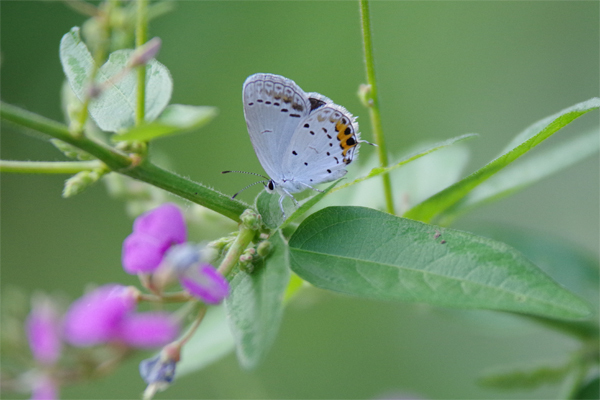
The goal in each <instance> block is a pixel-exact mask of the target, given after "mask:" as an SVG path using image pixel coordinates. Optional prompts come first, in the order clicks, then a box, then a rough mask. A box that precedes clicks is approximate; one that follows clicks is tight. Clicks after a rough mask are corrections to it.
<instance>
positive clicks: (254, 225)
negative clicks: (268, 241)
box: [240, 209, 262, 231]
mask: <svg viewBox="0 0 600 400" xmlns="http://www.w3.org/2000/svg"><path fill="white" fill-rule="evenodd" d="M240 219H241V220H242V223H243V224H244V225H246V227H247V228H249V229H252V230H253V231H257V230H259V229H260V226H261V225H262V218H261V216H260V215H259V214H257V213H256V212H255V211H253V210H250V209H247V210H246V211H244V212H243V213H242V215H241V216H240Z"/></svg>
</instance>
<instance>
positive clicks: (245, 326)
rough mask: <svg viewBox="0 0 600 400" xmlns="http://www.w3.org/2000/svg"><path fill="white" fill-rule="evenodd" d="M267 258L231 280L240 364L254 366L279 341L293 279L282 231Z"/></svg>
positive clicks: (232, 315)
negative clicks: (250, 270)
mask: <svg viewBox="0 0 600 400" xmlns="http://www.w3.org/2000/svg"><path fill="white" fill-rule="evenodd" d="M269 240H270V241H271V244H272V245H273V249H272V252H271V254H269V256H268V257H267V259H266V260H265V261H261V262H259V263H257V264H256V265H255V266H254V270H253V271H252V273H248V272H246V271H240V272H239V273H238V274H237V275H236V276H235V277H234V278H233V279H232V280H231V294H230V295H229V297H228V298H227V300H226V301H225V304H226V306H227V312H228V315H229V319H230V322H231V330H232V332H233V336H234V338H235V343H236V347H237V355H238V359H239V361H240V364H241V365H242V366H243V367H245V368H254V367H256V366H257V365H258V363H259V362H260V361H261V360H262V359H263V358H264V357H265V355H266V353H267V351H268V350H269V348H270V347H271V345H272V344H273V342H274V341H275V337H276V336H277V332H278V330H279V325H280V323H281V317H282V315H283V297H284V293H285V291H286V287H287V284H288V282H289V280H290V269H289V256H288V246H287V244H286V243H285V240H284V239H283V238H282V236H281V233H280V232H279V231H277V232H275V233H274V234H273V235H272V236H271V238H270V239H269Z"/></svg>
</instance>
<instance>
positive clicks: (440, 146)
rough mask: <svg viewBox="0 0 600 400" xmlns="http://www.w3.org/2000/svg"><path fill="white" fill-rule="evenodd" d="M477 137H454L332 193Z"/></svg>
mask: <svg viewBox="0 0 600 400" xmlns="http://www.w3.org/2000/svg"><path fill="white" fill-rule="evenodd" d="M477 136H478V135H477V134H476V133H467V134H464V135H461V136H457V137H454V138H452V139H448V140H445V141H443V142H438V143H435V144H433V145H431V146H430V147H428V148H427V149H425V150H422V151H420V152H418V153H416V154H412V155H410V156H408V157H405V158H404V159H403V160H402V161H400V162H398V163H397V164H394V165H392V166H391V167H386V168H383V167H376V168H373V169H372V170H371V172H369V174H368V175H366V176H363V177H360V178H357V179H355V180H353V181H352V182H348V183H346V184H344V185H342V186H340V187H338V188H337V189H334V190H332V191H331V192H332V193H333V192H337V191H338V190H341V189H344V188H347V187H348V186H352V185H355V184H357V183H360V182H362V181H366V180H367V179H371V178H373V177H376V176H379V175H381V174H383V173H385V172H390V171H393V170H395V169H396V168H400V167H401V166H403V165H405V164H408V163H409V162H411V161H414V160H417V159H419V158H421V157H423V156H426V155H427V154H429V153H432V152H434V151H436V150H440V149H443V148H444V147H448V146H450V145H453V144H455V143H458V142H461V141H463V140H466V139H472V138H474V137H477Z"/></svg>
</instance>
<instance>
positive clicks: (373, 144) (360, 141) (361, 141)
mask: <svg viewBox="0 0 600 400" xmlns="http://www.w3.org/2000/svg"><path fill="white" fill-rule="evenodd" d="M358 143H366V144H370V145H371V146H375V147H377V145H376V144H375V143H371V142H367V141H366V140H359V141H358Z"/></svg>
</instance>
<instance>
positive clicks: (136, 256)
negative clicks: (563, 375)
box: [122, 203, 187, 274]
mask: <svg viewBox="0 0 600 400" xmlns="http://www.w3.org/2000/svg"><path fill="white" fill-rule="evenodd" d="M186 237H187V234H186V228H185V221H184V219H183V214H182V213H181V211H180V210H179V208H178V207H177V206H176V205H175V204H172V203H165V204H163V205H161V206H160V207H157V208H155V209H154V210H151V211H149V212H147V213H144V214H142V215H140V216H139V217H137V218H136V220H135V222H134V223H133V233H132V234H131V235H129V236H128V237H127V238H126V239H125V242H123V255H122V262H123V267H124V268H125V271H126V272H127V273H130V274H137V273H140V272H141V273H151V272H154V270H155V269H156V268H157V267H158V266H159V264H160V263H161V261H162V259H163V257H164V254H165V252H166V251H167V250H168V249H169V248H170V247H171V246H172V245H173V244H180V243H183V242H185V240H186Z"/></svg>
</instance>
